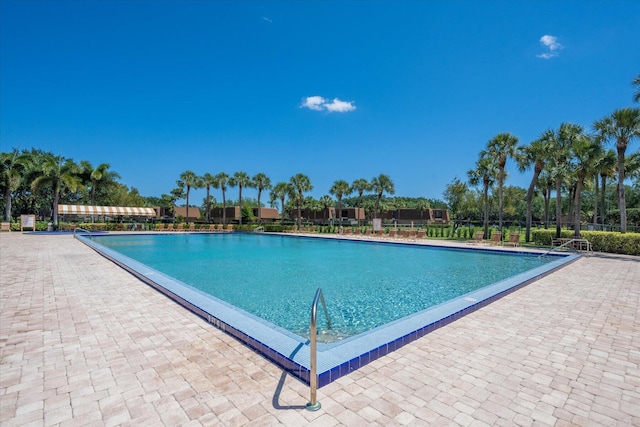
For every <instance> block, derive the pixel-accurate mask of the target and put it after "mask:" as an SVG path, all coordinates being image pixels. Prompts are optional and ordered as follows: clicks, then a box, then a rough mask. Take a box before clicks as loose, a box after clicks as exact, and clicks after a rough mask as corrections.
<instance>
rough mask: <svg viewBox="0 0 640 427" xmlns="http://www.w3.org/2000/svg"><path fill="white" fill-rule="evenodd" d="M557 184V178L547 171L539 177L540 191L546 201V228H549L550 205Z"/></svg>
mask: <svg viewBox="0 0 640 427" xmlns="http://www.w3.org/2000/svg"><path fill="white" fill-rule="evenodd" d="M554 184H555V178H554V177H553V175H552V174H551V172H549V171H548V170H547V169H545V170H543V171H542V173H541V174H540V176H539V177H538V185H537V187H538V189H539V190H540V191H541V192H542V197H543V199H544V228H545V230H546V229H547V228H549V216H550V215H549V204H550V203H551V190H552V189H553V186H554Z"/></svg>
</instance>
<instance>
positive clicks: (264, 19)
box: [262, 16, 273, 24]
mask: <svg viewBox="0 0 640 427" xmlns="http://www.w3.org/2000/svg"><path fill="white" fill-rule="evenodd" d="M262 20H263V21H265V22H268V23H269V24H273V20H271V18H268V17H266V16H263V17H262Z"/></svg>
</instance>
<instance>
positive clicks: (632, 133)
mask: <svg viewBox="0 0 640 427" xmlns="http://www.w3.org/2000/svg"><path fill="white" fill-rule="evenodd" d="M593 127H594V128H595V130H596V132H598V134H599V135H600V137H602V138H603V139H604V140H605V141H607V140H615V141H616V150H617V152H618V161H617V168H618V208H619V209H620V231H621V232H622V233H626V232H627V202H626V200H625V194H624V155H625V152H626V151H627V146H628V145H629V143H630V142H631V141H632V140H633V139H634V138H639V137H640V108H622V109H620V110H616V111H614V112H613V113H611V115H610V116H607V117H604V118H603V119H601V120H598V121H596V122H595V123H594V125H593Z"/></svg>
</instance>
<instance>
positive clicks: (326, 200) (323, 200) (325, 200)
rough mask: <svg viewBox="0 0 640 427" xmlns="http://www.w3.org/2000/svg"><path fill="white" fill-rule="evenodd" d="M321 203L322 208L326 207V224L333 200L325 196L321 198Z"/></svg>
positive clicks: (324, 217)
mask: <svg viewBox="0 0 640 427" xmlns="http://www.w3.org/2000/svg"><path fill="white" fill-rule="evenodd" d="M320 203H322V206H323V207H324V213H323V217H322V219H323V222H324V223H326V222H327V211H328V210H329V207H330V206H333V199H332V198H331V196H329V195H328V194H325V195H324V196H322V197H320Z"/></svg>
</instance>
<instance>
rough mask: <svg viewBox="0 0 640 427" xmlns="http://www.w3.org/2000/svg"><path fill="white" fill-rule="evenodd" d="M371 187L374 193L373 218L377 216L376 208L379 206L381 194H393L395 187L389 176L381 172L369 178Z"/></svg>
mask: <svg viewBox="0 0 640 427" xmlns="http://www.w3.org/2000/svg"><path fill="white" fill-rule="evenodd" d="M371 189H372V190H373V191H375V193H376V204H375V210H374V218H378V209H379V208H380V200H382V194H383V193H389V194H395V192H396V189H395V186H394V184H393V181H392V180H391V178H389V177H388V176H387V175H385V174H383V173H381V174H380V175H378V176H376V177H374V178H373V179H371Z"/></svg>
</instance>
